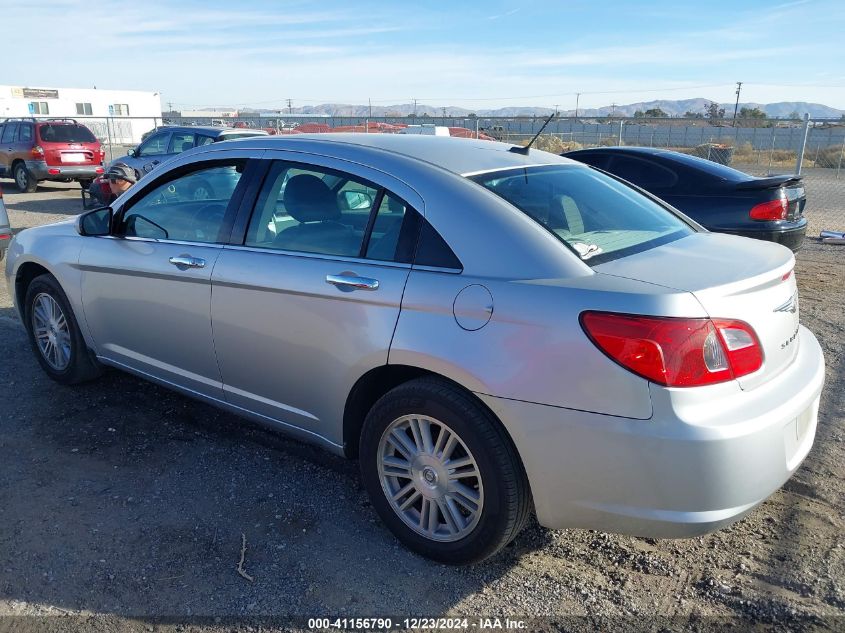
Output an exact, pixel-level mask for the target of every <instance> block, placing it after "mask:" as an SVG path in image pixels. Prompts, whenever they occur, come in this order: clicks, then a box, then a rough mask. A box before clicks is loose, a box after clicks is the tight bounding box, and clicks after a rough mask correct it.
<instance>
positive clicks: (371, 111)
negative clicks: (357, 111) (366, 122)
mask: <svg viewBox="0 0 845 633" xmlns="http://www.w3.org/2000/svg"><path fill="white" fill-rule="evenodd" d="M367 103H368V104H369V106H370V118H371V119H372V118H373V100H372V99H367Z"/></svg>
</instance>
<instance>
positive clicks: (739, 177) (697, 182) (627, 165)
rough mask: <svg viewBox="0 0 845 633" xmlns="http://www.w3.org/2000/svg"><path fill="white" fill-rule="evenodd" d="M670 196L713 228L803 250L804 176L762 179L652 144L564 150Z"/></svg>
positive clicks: (672, 202)
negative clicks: (654, 146) (658, 147)
mask: <svg viewBox="0 0 845 633" xmlns="http://www.w3.org/2000/svg"><path fill="white" fill-rule="evenodd" d="M564 156H566V157H567V158H572V159H575V160H578V161H581V162H582V163H587V164H588V165H592V166H593V167H597V168H599V169H601V170H603V171H606V172H608V173H610V174H613V175H614V176H618V177H619V178H622V179H623V180H627V181H628V182H630V183H632V184H634V185H636V186H638V187H640V188H642V189H645V190H646V191H648V192H649V193H651V194H653V195H655V196H657V197H658V198H661V199H662V200H665V201H666V202H668V203H669V204H670V205H672V206H673V207H675V208H676V209H679V210H680V211H681V212H683V213H684V214H686V215H688V216H689V217H691V218H692V219H693V220H695V221H696V222H698V223H699V224H701V225H702V226H704V227H706V228H707V229H709V230H711V231H717V232H719V233H731V234H733V235H743V236H745V237H753V238H756V239H760V240H769V241H772V242H778V243H780V244H783V245H784V246H788V247H789V248H791V249H792V250H793V251H797V250H798V249H799V248H800V246H801V243H802V242H803V241H804V234H805V233H806V231H807V219H806V218H805V217H804V206H805V205H806V203H807V198H806V195H805V193H804V186H803V184H802V183H801V177H800V176H791V175H784V176H769V177H765V178H756V177H754V176H750V175H748V174H746V173H744V172H741V171H738V170H736V169H732V168H731V167H726V166H724V165H720V164H718V163H714V162H711V161H709V160H704V159H703V158H696V157H695V156H689V155H687V154H681V153H678V152H672V151H669V150H664V149H653V148H647V147H597V148H593V149H583V150H576V151H573V152H567V153H565V154H564Z"/></svg>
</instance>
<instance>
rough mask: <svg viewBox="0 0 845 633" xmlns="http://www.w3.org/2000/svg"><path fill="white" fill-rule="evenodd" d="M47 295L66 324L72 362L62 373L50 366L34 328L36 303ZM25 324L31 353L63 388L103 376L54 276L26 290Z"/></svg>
mask: <svg viewBox="0 0 845 633" xmlns="http://www.w3.org/2000/svg"><path fill="white" fill-rule="evenodd" d="M45 294H46V295H48V296H49V297H50V298H52V299H53V301H55V302H56V304H58V307H59V308H60V309H61V311H62V313H63V315H64V317H65V322H66V323H67V330H68V334H69V336H68V338H69V342H70V359H69V362H68V363H67V366H66V367H64V368H62V369H56V368H55V367H53V366H52V365H51V364H50V362H48V360H47V358H46V357H45V354H44V353H42V351H41V348H40V347H39V345H38V343H37V341H36V339H35V326H34V322H33V313H34V310H35V301H36V299H38V298H39V297H40V296H41V295H45ZM24 322H25V323H24V324H25V326H26V331H27V334H28V335H29V343H30V345H31V346H32V351H33V353H34V354H35V357H36V359H38V363H39V364H40V365H41V368H42V369H43V370H44V371H45V372H46V373H47V375H48V376H50V378H52V379H53V380H55V381H56V382H58V383H61V384H63V385H73V384H77V383H80V382H86V381H89V380H93V379H94V378H97V377H98V376H99V375H100V374H101V373H102V366H101V365H100V364H99V363H98V362H97V360H96V359H95V358H94V355H93V354H92V353H91V351H90V350H89V349H88V346H87V345H86V344H85V339H84V338H82V333H81V332H80V331H79V324H78V323H77V321H76V316H75V315H74V314H73V309H72V308H71V306H70V302H69V301H68V299H67V296H65V293H64V291H63V290H62V288H61V286H60V285H59V282H58V281H56V278H55V277H53V276H52V275H49V274H45V275H40V276H39V277H36V278H35V279H33V280H32V283H30V284H29V287H28V288H27V290H26V298H25V299H24Z"/></svg>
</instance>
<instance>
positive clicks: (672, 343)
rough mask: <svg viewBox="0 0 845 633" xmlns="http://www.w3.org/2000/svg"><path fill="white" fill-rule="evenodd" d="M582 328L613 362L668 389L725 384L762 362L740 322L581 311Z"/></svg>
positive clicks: (757, 345)
mask: <svg viewBox="0 0 845 633" xmlns="http://www.w3.org/2000/svg"><path fill="white" fill-rule="evenodd" d="M581 327H583V328H584V331H585V332H586V333H587V336H589V337H590V339H591V340H592V341H593V343H595V344H596V346H597V347H598V348H599V349H600V350H602V351H603V352H604V353H605V354H607V355H608V356H609V357H610V358H611V359H612V360H613V361H615V362H617V363H619V364H620V365H622V366H623V367H625V368H626V369H628V370H630V371H632V372H634V373H635V374H638V375H640V376H642V377H643V378H647V379H648V380H651V381H652V382H656V383H658V384H660V385H665V386H667V387H697V386H701V385H712V384H715V383H718V382H725V381H728V380H733V379H734V378H739V377H740V376H744V375H746V374H750V373H752V372H754V371H757V370H758V369H759V368H760V367H761V366H762V364H763V350H762V348H761V347H760V342H759V340H758V339H757V335H756V334H755V333H754V330H753V329H752V328H751V326H750V325H748V324H747V323H745V322H743V321H735V320H727V319H713V320H711V319H682V318H669V317H650V316H638V315H632V314H614V313H608V312H584V313H582V314H581Z"/></svg>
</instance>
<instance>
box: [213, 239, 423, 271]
mask: <svg viewBox="0 0 845 633" xmlns="http://www.w3.org/2000/svg"><path fill="white" fill-rule="evenodd" d="M221 246H223V248H224V249H225V250H227V251H228V250H232V251H235V250H237V251H246V252H249V253H269V254H272V255H286V256H288V257H304V258H307V259H321V260H328V261H336V262H349V263H352V264H354V263H358V264H368V265H376V266H385V267H387V268H404V269H408V268H412V264H405V263H402V262H389V261H385V260H382V259H366V258H364V257H347V256H345V255H328V254H325V253H306V252H305V251H287V250H282V249H280V248H261V247H259V246H244V245H242V244H221Z"/></svg>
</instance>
